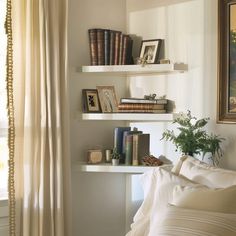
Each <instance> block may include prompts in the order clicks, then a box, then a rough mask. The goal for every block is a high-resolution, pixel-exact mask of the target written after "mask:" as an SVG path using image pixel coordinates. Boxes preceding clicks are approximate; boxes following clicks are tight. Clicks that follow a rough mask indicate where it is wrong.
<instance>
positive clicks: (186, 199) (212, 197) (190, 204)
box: [171, 185, 236, 213]
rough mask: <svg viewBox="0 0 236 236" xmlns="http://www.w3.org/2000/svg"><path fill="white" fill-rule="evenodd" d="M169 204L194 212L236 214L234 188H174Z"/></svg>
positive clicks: (235, 190) (235, 188)
mask: <svg viewBox="0 0 236 236" xmlns="http://www.w3.org/2000/svg"><path fill="white" fill-rule="evenodd" d="M171 204H173V205H175V206H178V207H184V208H191V209H196V210H205V211H214V212H222V213H236V186H231V187H229V188H225V189H209V188H204V187H197V188H196V187H190V186H186V187H184V186H179V185H178V186H175V187H174V190H173V200H172V202H171Z"/></svg>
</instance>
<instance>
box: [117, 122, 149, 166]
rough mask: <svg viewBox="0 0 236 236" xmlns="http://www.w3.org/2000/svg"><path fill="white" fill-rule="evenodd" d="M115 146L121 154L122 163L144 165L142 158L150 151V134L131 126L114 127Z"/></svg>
mask: <svg viewBox="0 0 236 236" xmlns="http://www.w3.org/2000/svg"><path fill="white" fill-rule="evenodd" d="M114 148H116V150H117V152H118V153H119V154H120V163H121V164H126V165H142V164H143V162H142V159H143V158H144V157H145V156H147V155H149V152H150V134H148V133H143V132H142V131H140V130H137V129H136V128H134V129H133V130H131V127H116V128H115V129H114Z"/></svg>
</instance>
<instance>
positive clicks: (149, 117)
mask: <svg viewBox="0 0 236 236" xmlns="http://www.w3.org/2000/svg"><path fill="white" fill-rule="evenodd" d="M180 115H181V114H180V113H163V114H150V113H83V114H82V117H81V119H82V120H124V121H125V120H127V121H144V122H145V121H155V122H172V121H173V120H174V119H175V118H177V117H179V116H180Z"/></svg>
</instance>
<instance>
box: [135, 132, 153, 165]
mask: <svg viewBox="0 0 236 236" xmlns="http://www.w3.org/2000/svg"><path fill="white" fill-rule="evenodd" d="M149 151H150V134H134V135H133V165H139V164H141V163H142V158H143V157H145V156H147V155H149Z"/></svg>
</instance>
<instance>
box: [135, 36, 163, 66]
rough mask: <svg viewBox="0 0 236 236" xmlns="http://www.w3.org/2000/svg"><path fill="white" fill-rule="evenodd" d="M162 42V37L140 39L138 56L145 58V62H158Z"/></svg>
mask: <svg viewBox="0 0 236 236" xmlns="http://www.w3.org/2000/svg"><path fill="white" fill-rule="evenodd" d="M162 43H163V39H149V40H142V42H141V47H140V53H139V58H141V59H143V60H145V62H146V63H147V64H156V63H158V61H159V56H160V50H161V46H162Z"/></svg>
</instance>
